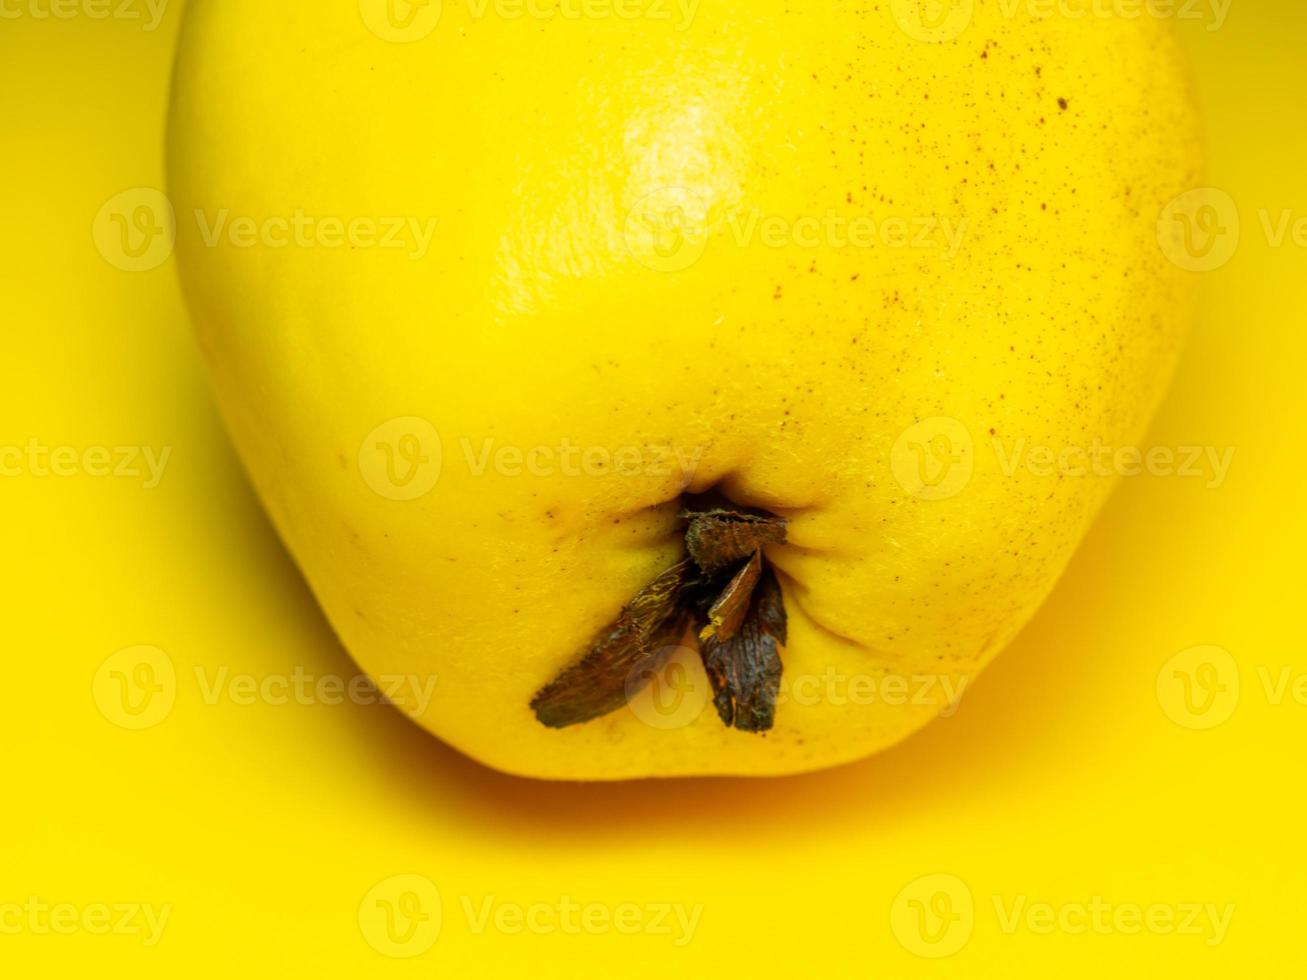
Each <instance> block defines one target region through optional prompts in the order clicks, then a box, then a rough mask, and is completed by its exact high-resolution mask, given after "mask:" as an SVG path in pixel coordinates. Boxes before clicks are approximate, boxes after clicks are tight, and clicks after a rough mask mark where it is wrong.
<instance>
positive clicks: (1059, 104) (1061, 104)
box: [1057, 99, 1067, 112]
mask: <svg viewBox="0 0 1307 980" xmlns="http://www.w3.org/2000/svg"><path fill="white" fill-rule="evenodd" d="M1057 107H1058V108H1059V109H1061V110H1062V111H1063V112H1065V111H1066V108H1067V101H1066V99H1058V100H1057Z"/></svg>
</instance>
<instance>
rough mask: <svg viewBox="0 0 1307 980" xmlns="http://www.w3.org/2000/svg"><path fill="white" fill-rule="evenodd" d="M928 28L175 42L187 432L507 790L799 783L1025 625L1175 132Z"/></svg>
mask: <svg viewBox="0 0 1307 980" xmlns="http://www.w3.org/2000/svg"><path fill="white" fill-rule="evenodd" d="M934 6H935V5H930V4H925V5H923V4H919V3H911V2H892V3H882V4H880V5H875V4H870V5H869V4H850V3H830V2H817V0H811V2H809V0H704V2H694V0H676V2H673V0H612V2H611V3H609V2H606V0H594V2H588V3H585V4H581V3H572V2H570V0H562V2H545V0H541V2H539V3H530V2H528V3H520V4H519V3H514V4H508V3H504V2H502V0H477V2H473V0H468V2H466V3H456V2H452V0H450V2H445V3H443V4H441V3H428V4H421V3H406V2H401V0H376V2H373V0H359V2H358V3H357V4H323V3H318V2H310V0H282V2H279V3H268V2H265V0H221V2H218V0H195V2H192V3H191V4H190V6H189V9H188V11H187V22H186V25H185V29H184V32H183V37H182V41H181V48H180V54H179V58H178V62H177V69H176V82H175V93H174V100H173V105H172V111H171V125H170V146H169V161H170V163H169V172H170V194H171V198H172V201H173V203H174V205H175V206H176V210H177V214H178V243H177V248H178V256H179V263H180V269H181V273H182V276H183V280H184V284H185V288H186V292H187V296H188V299H189V303H190V307H191V310H192V312H193V316H194V320H195V323H196V327H197V329H198V332H199V336H200V338H201V341H202V345H203V349H204V352H205V354H206V356H207V359H208V361H209V363H210V364H211V366H212V372H213V377H214V380H215V387H216V391H217V394H218V397H219V400H220V402H221V406H222V409H223V411H224V414H225V416H226V418H227V420H228V422H229V424H230V428H231V431H232V433H233V434H234V437H235V440H236V442H237V444H238V446H239V448H240V451H241V453H242V455H243V458H244V460H245V462H246V464H247V466H248V469H249V472H250V474H251V476H252V479H253V481H254V483H255V485H256V487H257V489H258V492H259V494H260V496H261V498H262V499H263V501H264V503H265V505H266V507H267V509H268V512H269V513H270V514H271V516H272V519H273V520H274V521H275V523H276V526H277V527H278V529H279V530H280V533H281V534H282V536H283V537H284V539H285V541H286V543H287V545H288V547H289V548H290V550H291V552H292V553H293V554H294V556H295V558H296V559H297V561H298V562H299V565H300V567H301V568H302V569H303V571H304V574H305V576H306V578H307V579H308V581H309V583H310V585H311V586H312V589H313V591H314V593H315V594H316V596H317V598H318V600H319V601H320V603H321V605H322V608H323V609H324V610H325V612H326V614H327V616H328V617H329V618H330V620H331V623H332V625H333V626H334V628H335V630H336V632H337V633H338V634H339V636H340V638H341V639H342V641H343V642H344V644H345V646H346V647H348V649H349V650H350V651H351V653H352V654H353V656H354V657H355V658H356V659H357V661H358V662H359V664H361V665H362V667H363V668H364V669H365V670H366V671H368V672H369V673H370V674H371V675H373V676H374V677H377V678H394V679H400V680H402V679H405V678H407V679H410V680H412V681H413V683H407V684H406V683H400V682H398V681H396V682H393V683H388V684H387V685H386V687H387V688H388V689H389V690H393V691H394V692H395V700H396V702H397V703H398V705H399V707H400V708H401V709H403V710H404V711H406V712H408V713H409V714H410V715H412V716H413V718H414V719H415V720H416V721H417V722H419V723H420V724H421V725H423V726H425V727H426V728H428V729H430V730H431V731H432V732H434V733H436V734H437V735H439V736H440V737H441V738H443V739H445V740H446V741H448V742H449V743H451V744H452V745H454V746H456V747H458V748H459V749H461V750H462V751H464V752H466V753H467V754H469V755H471V756H473V757H475V758H477V759H480V760H482V761H484V762H485V763H488V764H489V765H492V766H495V767H497V768H500V769H503V770H507V771H510V772H514V773H522V774H529V775H532V776H539V777H548V778H560V779H619V778H629V777H641V776H676V775H687V774H748V775H769V774H778V773H790V772H798V771H803V770H810V769H815V768H819V767H823V766H829V765H832V764H835V763H839V762H844V761H846V760H851V759H856V758H858V757H861V756H865V755H867V754H869V753H872V752H875V751H876V750H878V749H881V748H883V747H885V746H887V745H889V744H891V743H893V742H895V741H897V740H899V739H901V738H903V737H904V736H906V735H907V734H909V733H910V732H912V731H914V730H915V729H917V728H919V727H920V726H921V725H923V724H925V723H926V722H927V721H929V720H930V719H931V718H933V717H935V716H937V715H940V714H941V713H948V712H949V711H951V710H952V709H953V708H954V707H955V706H956V705H955V702H956V699H957V697H958V696H959V695H960V694H961V693H962V691H963V690H964V689H965V688H966V685H967V684H968V683H969V682H970V681H971V679H972V678H973V677H974V676H975V674H976V672H977V671H978V670H980V669H981V667H982V666H983V665H984V664H985V663H986V662H988V661H989V660H990V659H991V658H992V657H993V656H994V655H995V654H996V653H997V652H998V651H999V650H1000V649H1002V647H1003V646H1004V644H1006V643H1007V642H1008V640H1009V639H1010V638H1011V637H1012V636H1013V635H1014V634H1015V633H1016V632H1017V630H1019V629H1020V628H1021V626H1022V625H1023V624H1024V623H1025V622H1026V621H1027V619H1028V618H1029V617H1030V616H1031V615H1032V613H1033V612H1034V610H1035V609H1036V608H1037V607H1038V606H1039V604H1040V602H1041V601H1042V600H1043V598H1044V597H1045V595H1046V594H1047V593H1048V592H1049V590H1050V589H1051V587H1052V586H1053V583H1054V581H1055V580H1056V579H1057V577H1058V575H1059V573H1060V572H1061V570H1062V569H1063V567H1064V566H1065V565H1066V563H1067V561H1068V559H1069V557H1070V555H1071V554H1072V551H1073V550H1074V548H1075V547H1076V545H1077V543H1078V542H1079V540H1080V539H1081V537H1082V536H1083V535H1084V533H1085V531H1086V528H1087V527H1088V526H1089V524H1090V522H1091V520H1092V518H1093V517H1094V514H1095V512H1096V510H1097V509H1098V507H1099V506H1100V504H1101V503H1102V501H1103V499H1104V497H1105V495H1106V494H1107V492H1108V490H1109V489H1110V487H1111V485H1112V482H1113V481H1112V478H1111V477H1112V470H1113V469H1114V467H1113V465H1112V464H1111V461H1112V460H1113V459H1116V458H1117V454H1116V450H1119V449H1121V448H1122V447H1129V446H1130V445H1131V444H1132V440H1136V439H1138V438H1139V437H1140V436H1141V434H1142V430H1143V426H1144V425H1145V423H1146V421H1147V419H1148V417H1149V415H1150V413H1151V411H1152V410H1153V408H1154V406H1155V403H1156V402H1157V400H1158V398H1159V395H1160V393H1161V391H1162V389H1163V387H1164V385H1165V382H1166V378H1167V375H1168V373H1169V371H1170V369H1171V367H1172V364H1173V360H1174V358H1175V354H1176V351H1177V348H1178V345H1179V342H1180V339H1181V336H1182V333H1183V329H1184V323H1185V320H1186V316H1187V308H1188V296H1189V290H1190V283H1189V279H1190V277H1191V273H1190V272H1189V271H1186V270H1185V269H1182V268H1181V266H1182V265H1183V264H1184V263H1183V262H1176V261H1172V258H1174V251H1175V248H1177V247H1178V246H1180V245H1183V244H1184V243H1183V241H1181V240H1180V239H1179V238H1177V236H1181V235H1183V234H1184V232H1185V230H1186V229H1185V228H1184V227H1183V224H1184V222H1183V221H1176V222H1169V221H1161V222H1160V224H1159V218H1160V216H1162V215H1163V213H1164V212H1166V211H1167V208H1168V205H1169V204H1170V202H1172V201H1173V200H1175V199H1177V198H1179V197H1181V196H1182V195H1183V194H1185V192H1187V191H1189V190H1190V189H1191V188H1193V187H1194V186H1195V185H1196V184H1197V183H1198V182H1199V176H1200V163H1199V152H1198V140H1197V136H1196V125H1195V119H1194V112H1193V110H1192V108H1191V102H1190V97H1189V93H1188V87H1187V82H1186V75H1185V70H1184V66H1183V63H1182V60H1181V57H1180V56H1179V54H1178V51H1177V47H1176V44H1175V42H1174V39H1173V37H1172V34H1171V28H1170V26H1169V25H1167V24H1165V23H1163V22H1161V21H1159V20H1157V19H1154V18H1148V17H1144V18H1138V19H1126V18H1113V17H1108V18H1083V19H1071V18H1066V17H1058V16H1050V17H1038V16H1034V15H1032V14H1031V13H1030V12H1028V11H1027V10H1026V9H1025V8H1024V7H1021V6H1020V5H1015V6H1014V5H1003V4H994V3H977V4H963V5H954V7H941V9H940V10H935V11H934V13H933V15H931V11H932V9H933V7H934ZM959 11H961V14H959ZM1172 217H1176V216H1175V215H1174V214H1173V215H1172ZM1189 230H1191V231H1192V229H1189ZM1168 256H1171V257H1168ZM1103 460H1106V461H1107V464H1106V465H1099V464H1100V463H1101V462H1102V461H1103ZM419 681H420V682H419ZM427 681H434V683H433V684H431V685H428V684H427V683H426V682H427ZM426 692H429V696H427V693H426Z"/></svg>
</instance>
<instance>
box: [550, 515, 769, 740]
mask: <svg viewBox="0 0 1307 980" xmlns="http://www.w3.org/2000/svg"><path fill="white" fill-rule="evenodd" d="M681 517H682V518H683V519H685V520H686V521H687V522H688V523H687V525H686V529H685V545H686V550H687V551H688V553H689V557H688V558H684V559H682V560H681V561H679V562H677V563H676V564H675V565H673V566H672V567H671V568H669V569H668V570H667V571H665V572H663V573H662V574H661V575H659V576H658V577H657V578H656V579H654V580H653V581H652V582H650V583H649V584H648V585H646V586H645V587H644V588H643V589H641V590H640V591H639V592H637V593H636V595H635V596H634V598H632V599H631V601H630V602H629V603H628V604H627V605H626V607H625V608H624V609H623V610H622V612H621V614H620V615H619V616H618V617H617V619H616V620H615V621H614V622H613V623H612V624H611V625H610V626H608V627H607V628H606V629H604V630H603V631H602V632H601V633H600V634H599V636H598V637H596V638H595V640H594V642H593V643H591V645H590V646H589V648H588V649H587V651H586V652H585V654H584V655H583V656H582V657H581V659H580V660H578V661H577V662H576V663H575V664H573V665H572V666H570V667H568V668H567V669H566V670H564V671H563V672H562V673H561V674H559V675H558V676H557V677H556V678H554V680H553V681H552V682H551V683H550V684H548V685H547V686H546V687H545V688H543V689H542V690H541V691H540V692H539V693H538V694H537V695H536V696H535V697H534V698H533V699H532V701H531V707H532V709H534V711H535V713H536V717H537V718H538V719H539V720H540V721H541V723H543V724H545V725H548V726H549V727H550V728H566V727H567V726H569V725H579V724H580V723H582V722H585V721H590V720H592V719H594V718H599V717H601V716H603V715H606V714H608V713H609V712H611V711H615V710H617V709H618V708H620V707H621V706H622V705H623V704H626V703H627V701H628V700H629V699H630V698H631V697H632V696H634V695H635V694H637V693H638V692H639V691H640V690H641V689H642V688H643V687H644V686H645V685H646V684H648V682H649V680H650V679H651V678H652V677H653V675H654V674H655V673H656V672H657V671H658V670H659V669H660V668H661V667H662V665H663V662H664V661H665V660H666V659H667V658H668V657H669V656H670V655H671V653H672V651H674V650H675V649H676V647H677V645H678V644H679V643H680V641H681V640H683V639H684V638H685V635H686V633H687V631H688V632H691V633H692V636H693V638H694V642H695V644H696V645H697V647H698V650H699V656H700V657H701V658H702V659H703V665H704V669H705V670H706V671H707V674H708V680H709V682H710V683H711V684H712V690H713V705H714V706H715V707H716V709H717V714H718V715H719V716H720V717H721V720H722V722H723V723H724V724H725V725H726V726H727V727H728V728H738V729H739V730H741V731H745V732H765V731H767V730H768V729H770V728H771V727H772V724H773V721H774V719H775V711H776V694H777V691H778V690H779V688H780V682H781V658H780V652H779V647H780V646H783V645H784V643H785V623H786V619H785V606H784V603H783V602H782V601H781V590H780V586H779V585H778V584H777V582H776V576H775V574H774V573H773V572H772V570H771V568H770V567H769V566H768V564H767V559H766V557H765V556H764V554H763V546H764V545H768V544H780V543H781V542H783V541H784V540H785V520H784V519H783V518H780V517H776V516H774V515H772V514H765V513H758V512H749V511H745V510H742V509H735V508H733V507H729V506H710V505H707V504H704V505H700V506H691V507H690V508H688V509H687V510H686V511H684V512H683V513H682V514H681Z"/></svg>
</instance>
